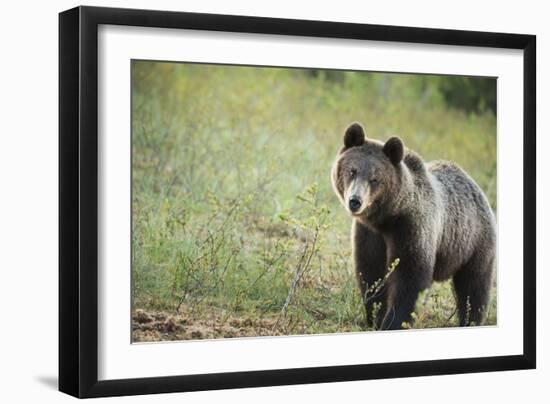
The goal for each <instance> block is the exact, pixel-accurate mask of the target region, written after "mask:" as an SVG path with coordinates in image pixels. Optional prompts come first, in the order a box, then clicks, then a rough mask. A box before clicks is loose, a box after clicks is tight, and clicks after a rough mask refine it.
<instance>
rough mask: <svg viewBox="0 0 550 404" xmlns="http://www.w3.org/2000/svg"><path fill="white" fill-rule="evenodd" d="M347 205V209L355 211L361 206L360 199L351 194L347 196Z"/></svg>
mask: <svg viewBox="0 0 550 404" xmlns="http://www.w3.org/2000/svg"><path fill="white" fill-rule="evenodd" d="M348 205H349V210H351V211H352V212H357V211H358V210H359V208H361V199H360V198H359V197H358V196H356V195H353V196H351V197H350V198H349V202H348Z"/></svg>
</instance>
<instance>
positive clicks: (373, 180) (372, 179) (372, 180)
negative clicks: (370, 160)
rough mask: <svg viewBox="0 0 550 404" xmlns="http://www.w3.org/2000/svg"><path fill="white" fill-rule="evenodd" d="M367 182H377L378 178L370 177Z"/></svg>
mask: <svg viewBox="0 0 550 404" xmlns="http://www.w3.org/2000/svg"><path fill="white" fill-rule="evenodd" d="M369 182H370V183H371V184H378V178H371V179H370V180H369Z"/></svg>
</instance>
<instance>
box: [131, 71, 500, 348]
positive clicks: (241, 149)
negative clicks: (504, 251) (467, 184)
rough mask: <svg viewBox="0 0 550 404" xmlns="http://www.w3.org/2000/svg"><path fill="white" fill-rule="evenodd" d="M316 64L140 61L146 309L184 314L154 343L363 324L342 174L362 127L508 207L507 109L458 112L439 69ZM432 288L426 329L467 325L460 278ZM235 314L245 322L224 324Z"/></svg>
mask: <svg viewBox="0 0 550 404" xmlns="http://www.w3.org/2000/svg"><path fill="white" fill-rule="evenodd" d="M313 73H314V74H312V72H310V71H304V70H300V69H277V68H253V67H237V66H215V65H197V64H176V63H153V62H144V61H140V62H138V61H135V62H133V64H132V80H133V82H132V103H133V107H132V157H133V163H132V164H133V166H132V185H133V193H132V215H133V229H132V231H133V232H132V237H133V239H132V246H133V248H132V263H133V266H132V271H133V273H132V275H133V276H132V282H133V285H132V287H133V289H132V290H133V306H134V312H135V311H136V310H138V309H143V310H147V311H152V312H165V313H171V314H170V315H173V316H175V317H174V318H177V319H178V318H185V320H181V322H180V323H178V324H177V325H176V327H175V328H174V330H172V331H171V332H169V333H159V334H158V335H156V334H155V336H154V337H153V339H173V338H176V339H177V338H204V337H218V336H237V335H241V334H242V335H244V334H246V332H247V330H246V327H247V325H244V326H242V324H249V327H252V328H254V326H255V324H260V323H261V324H262V327H263V328H262V329H261V331H258V333H261V334H273V335H276V334H297V333H327V332H342V331H353V330H356V331H358V330H362V329H363V328H364V325H363V308H362V307H361V304H360V296H359V292H358V290H357V286H356V283H355V275H354V273H353V271H352V268H351V261H350V241H349V228H350V219H349V217H348V216H347V215H346V214H345V212H344V211H343V208H341V207H340V206H339V203H338V201H337V198H336V197H335V196H334V194H333V192H332V190H331V186H330V180H329V172H330V167H331V164H332V161H333V159H334V157H335V154H336V151H337V150H338V148H339V147H340V145H341V141H342V140H341V138H342V133H343V130H344V128H345V127H346V125H347V124H348V123H350V122H352V121H360V122H362V123H363V124H364V125H365V127H366V130H367V136H371V137H373V138H377V139H381V140H385V139H387V138H388V137H390V136H393V135H398V136H400V137H401V138H402V139H403V140H404V142H405V144H406V145H407V146H408V147H410V148H411V149H414V150H415V151H417V152H419V153H420V154H421V155H422V156H423V157H424V158H425V159H426V160H432V159H449V160H453V161H456V162H457V163H459V164H460V165H461V166H462V167H463V168H464V169H465V170H466V171H468V172H469V173H470V175H472V176H473V178H474V179H475V180H476V181H477V182H478V184H479V185H480V186H481V188H482V189H483V190H484V191H485V193H486V195H487V196H488V198H489V200H490V202H491V204H492V205H493V207H494V208H495V209H496V120H495V116H494V114H492V113H491V112H485V113H470V112H469V113H467V112H463V111H460V110H456V109H452V108H449V107H447V105H446V103H445V102H444V100H443V97H442V96H441V94H440V92H439V91H438V88H439V83H440V82H441V80H444V78H441V77H432V76H418V75H397V74H396V75H393V74H382V73H362V72H357V73H352V72H346V73H339V74H338V75H337V77H336V79H334V78H333V77H332V76H331V74H330V73H326V72H322V71H320V72H319V71H316V72H313ZM480 80H481V79H480ZM434 290H436V291H437V293H435V295H437V299H439V304H435V302H436V301H435V298H434V297H433V295H434V293H432V295H430V296H429V297H428V298H427V299H425V300H426V301H425V302H420V304H421V305H422V307H419V311H420V312H421V314H418V316H419V317H421V318H420V320H419V321H417V325H416V326H422V327H438V326H446V325H454V324H456V320H455V319H451V320H449V321H447V320H448V318H449V317H450V316H451V314H452V312H453V310H454V301H453V297H452V292H451V289H450V287H449V285H448V284H444V285H437V286H435V289H434ZM495 307H496V302H495V299H494V298H493V299H492V309H491V310H492V312H493V315H491V316H490V318H489V322H490V323H491V322H492V323H494V322H495V321H496V317H495V316H496V310H495ZM422 313H423V314H422ZM178 316H179V317H178ZM422 316H423V317H422ZM205 319H210V320H209V321H210V322H211V323H212V324H213V325H212V326H209V327H208V329H207V330H206V331H205V330H203V331H201V332H198V333H195V334H188V333H185V330H186V327H187V328H189V327H191V326H192V325H193V324H199V323H201V321H204V320H205ZM266 319H270V320H272V321H271V322H269V325H266V324H265V322H264V323H262V322H261V321H263V320H266ZM232 321H233V322H235V321H237V322H238V323H239V324H240V325H241V326H240V328H237V329H238V330H240V331H234V330H233V334H227V335H225V334H224V333H223V332H221V331H219V330H222V329H223V325H224V324H226V323H227V324H229V323H231V322H232ZM243 321H244V322H245V323H243ZM247 321H248V322H247ZM233 328H235V327H233ZM216 330H218V331H216Z"/></svg>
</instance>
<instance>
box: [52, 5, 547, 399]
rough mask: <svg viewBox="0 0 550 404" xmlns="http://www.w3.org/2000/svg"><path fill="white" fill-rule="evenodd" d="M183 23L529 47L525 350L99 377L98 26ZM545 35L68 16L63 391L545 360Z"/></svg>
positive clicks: (229, 383)
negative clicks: (540, 269) (541, 73)
mask: <svg viewBox="0 0 550 404" xmlns="http://www.w3.org/2000/svg"><path fill="white" fill-rule="evenodd" d="M100 24H113V25H126V26H140V27H159V28H181V29H194V30H209V31H226V32H242V33H258V34H277V35H291V36H308V37H322V38H344V39H359V40H371V41H372V40H375V41H391V42H405V43H422V44H439V45H449V46H453V45H463V46H476V47H487V48H510V49H520V50H523V60H524V77H523V80H524V89H523V108H524V109H523V119H524V121H523V150H524V156H523V181H524V187H523V204H524V207H523V209H524V210H523V223H524V228H523V254H524V255H523V257H524V258H523V321H524V322H523V353H522V354H521V355H513V356H496V357H483V358H469V359H445V360H427V361H416V362H401V363H379V364H364V365H350V366H332V367H314V368H295V369H281V370H263V371H251V372H235V373H218V374H193V375H181V376H170V377H150V378H139V379H122V380H106V381H98V376H97V374H98V373H97V371H98V323H97V318H98V278H97V274H98V270H97V266H98V138H97V136H98V122H97V121H98V65H97V62H98V26H99V25H100ZM535 103H536V37H535V36H534V35H519V34H505V33H490V32H472V31H459V30H443V29H426V28H410V27H397V26H382V25H368V24H351V23H340V22H325V21H306V20H289V19H278V18H260V17H245V16H229V15H214V14H197V13H185V12H167V11H150V10H132V9H112V8H96V7H77V8H73V9H71V10H68V11H64V12H62V13H60V15H59V390H60V391H62V392H65V393H67V394H70V395H73V396H75V397H81V398H84V397H103V396H120V395H133V394H150V393H167V392H183V391H196V390H210V389H227V388H242V387H260V386H274V385H290V384H301V383H324V382H336V381H351V380H363V379H382V378H396V377H411V376H426V375H442V374H459V373H469V372H488V371H501V370H514V369H534V368H535V366H536V323H535V321H536V320H535V318H536V303H535V302H536V289H535V281H536V280H535V276H536V275H535V269H536V258H535V257H536V251H535V250H536V242H535V241H536V202H535V196H536V185H535V184H536V168H535V166H536V161H535V155H536V153H535V148H536V138H535V121H536V112H535Z"/></svg>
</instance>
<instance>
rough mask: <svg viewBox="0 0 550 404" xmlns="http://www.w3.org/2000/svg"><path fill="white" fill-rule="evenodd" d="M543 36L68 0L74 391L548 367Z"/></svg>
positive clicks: (68, 341)
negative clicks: (541, 261) (540, 123)
mask: <svg viewBox="0 0 550 404" xmlns="http://www.w3.org/2000/svg"><path fill="white" fill-rule="evenodd" d="M535 55H536V39H535V36H532V35H522V34H504V33H489V32H471V31H456V30H444V29H425V28H411V27H396V26H380V25H366V24H350V23H339V22H326V21H308V20H286V19H273V18H260V17H244V16H228V15H213V14H196V13H181V12H166V11H149V10H126V9H109V8H94V7H78V8H75V9H71V10H68V11H65V12H63V13H61V14H60V16H59V99H60V103H59V147H60V153H59V155H60V161H59V166H60V173H59V178H60V191H59V192H60V194H59V200H60V206H59V209H60V223H59V226H60V229H59V231H60V251H59V260H60V264H59V389H60V390H61V391H63V392H65V393H68V394H70V395H73V396H76V397H101V396H115V395H132V394H148V393H162V392H182V391H194V390H208V389H225V388H238V387H256V386H272V385H284V384H299V383H322V382H333V381H347V380H360V379H379V378H395V377H409V376H425V375H440V374H457V373H466V372H486V371H499V370H514V369H532V368H535V363H536V360H535V358H536V354H535V352H536V341H535V334H536V330H535V317H536V316H535V301H536V295H535V293H536V292H535V257H536V254H535V226H536V220H535V192H536V191H535V175H536V172H535V145H536V138H535V118H536V116H535V99H536V86H535V66H536V63H535V60H536V59H535Z"/></svg>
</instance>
